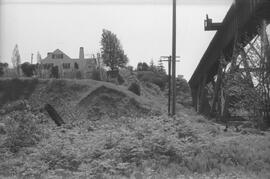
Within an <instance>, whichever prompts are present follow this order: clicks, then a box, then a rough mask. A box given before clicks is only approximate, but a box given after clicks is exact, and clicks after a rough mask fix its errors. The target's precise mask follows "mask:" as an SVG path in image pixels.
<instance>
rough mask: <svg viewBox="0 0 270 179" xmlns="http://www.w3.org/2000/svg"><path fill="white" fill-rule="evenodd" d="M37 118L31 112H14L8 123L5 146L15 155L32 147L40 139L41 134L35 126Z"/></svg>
mask: <svg viewBox="0 0 270 179" xmlns="http://www.w3.org/2000/svg"><path fill="white" fill-rule="evenodd" d="M35 120H36V117H35V116H34V115H33V114H32V113H30V112H18V111H16V112H14V113H12V114H11V118H10V119H9V120H8V122H7V138H6V140H5V146H6V147H8V148H9V150H10V151H11V152H13V153H16V152H18V151H19V150H20V149H21V148H23V147H30V146H33V145H35V144H37V142H38V141H39V139H40V134H41V132H40V131H39V130H38V128H37V127H36V124H35Z"/></svg>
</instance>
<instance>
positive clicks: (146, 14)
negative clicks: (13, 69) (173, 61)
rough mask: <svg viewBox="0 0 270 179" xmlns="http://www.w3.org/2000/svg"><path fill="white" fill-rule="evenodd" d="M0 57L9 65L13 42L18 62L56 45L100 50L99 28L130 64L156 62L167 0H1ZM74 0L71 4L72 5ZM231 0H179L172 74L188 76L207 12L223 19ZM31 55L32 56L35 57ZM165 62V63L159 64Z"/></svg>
mask: <svg viewBox="0 0 270 179" xmlns="http://www.w3.org/2000/svg"><path fill="white" fill-rule="evenodd" d="M0 2H1V4H0V61H4V62H8V63H10V59H11V54H12V50H13V48H14V46H15V44H18V45H19V50H20V54H21V57H22V61H23V62H24V61H29V60H30V56H31V53H34V54H35V55H36V52H37V51H40V53H41V56H42V58H45V57H46V54H47V52H51V51H53V50H55V49H57V48H59V49H61V50H62V51H63V52H65V53H66V54H67V55H69V56H70V57H72V58H78V55H79V47H81V46H82V47H84V48H85V53H86V55H87V54H92V53H97V52H99V50H100V38H101V33H102V29H108V30H111V31H112V32H114V33H115V34H116V35H117V36H118V38H119V39H120V41H121V43H122V45H123V48H124V50H125V52H126V54H127V55H128V57H129V60H130V62H129V64H130V65H132V66H136V65H137V63H138V62H141V61H146V62H150V60H151V59H153V60H154V62H155V63H156V64H157V61H158V60H159V57H160V56H164V55H170V54H171V44H172V40H171V36H172V33H171V31H172V28H171V22H172V19H171V14H172V11H171V9H172V7H171V4H170V3H169V2H170V1H169V0H125V1H123V0H77V1H75V0H74V1H72V0H42V1H38V0H35V1H34V0H32V1H31V0H0ZM75 2H76V3H75ZM231 3H232V0H178V6H177V55H179V56H181V59H180V60H181V62H180V63H178V64H177V74H182V75H184V76H185V78H187V79H189V78H190V76H191V75H192V73H193V71H194V69H195V68H196V66H197V64H198V62H199V60H200V58H201V57H202V55H203V53H204V52H205V50H206V48H207V46H208V44H209V43H210V41H211V39H212V37H213V35H214V34H215V32H205V31H204V27H203V21H204V19H205V16H206V14H209V16H210V17H211V18H213V20H214V21H222V20H223V18H224V16H225V15H226V13H227V11H228V9H229V7H230V5H231ZM34 59H35V57H34ZM164 65H165V66H166V65H167V64H165V63H164Z"/></svg>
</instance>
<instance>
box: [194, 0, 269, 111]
mask: <svg viewBox="0 0 270 179" xmlns="http://www.w3.org/2000/svg"><path fill="white" fill-rule="evenodd" d="M262 19H266V20H268V21H269V19H270V0H236V1H235V3H234V4H233V5H232V6H231V8H230V9H229V11H228V13H227V15H226V16H225V18H224V20H223V22H222V24H221V27H220V28H219V30H218V31H217V32H216V34H215V36H214V38H213V39H212V41H211V42H210V44H209V46H208V48H207V50H206V52H205V53H204V55H203V57H202V58H201V60H200V62H199V64H198V66H197V68H196V70H195V72H194V73H193V75H192V77H191V79H190V80H189V85H190V88H191V93H192V99H193V106H194V107H195V108H196V109H197V111H199V108H198V107H199V106H200V104H199V103H200V99H201V98H202V96H201V95H202V94H203V93H202V92H201V90H202V89H204V87H205V85H207V84H208V83H209V82H211V81H213V79H214V77H215V76H216V75H217V74H218V72H219V67H220V61H219V59H220V58H221V57H222V55H224V58H225V60H226V61H227V62H230V61H231V60H232V58H233V55H234V49H235V45H236V43H240V44H241V45H242V46H246V45H247V44H248V43H249V42H250V41H251V40H252V39H253V38H254V37H255V36H256V35H257V34H258V31H257V28H258V27H260V26H261V22H262ZM235 39H237V41H236V40H235ZM202 76H206V79H205V80H203V81H204V83H202ZM202 85H204V86H202ZM198 95H199V96H198ZM212 105H213V104H212ZM211 108H213V106H212V107H211ZM210 111H212V110H211V109H210Z"/></svg>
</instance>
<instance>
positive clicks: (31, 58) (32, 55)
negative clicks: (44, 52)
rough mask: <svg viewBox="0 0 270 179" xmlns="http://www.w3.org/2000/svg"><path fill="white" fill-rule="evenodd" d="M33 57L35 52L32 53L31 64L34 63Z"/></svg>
mask: <svg viewBox="0 0 270 179" xmlns="http://www.w3.org/2000/svg"><path fill="white" fill-rule="evenodd" d="M33 57H34V54H33V53H31V64H33Z"/></svg>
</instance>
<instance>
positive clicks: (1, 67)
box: [0, 63, 8, 77]
mask: <svg viewBox="0 0 270 179" xmlns="http://www.w3.org/2000/svg"><path fill="white" fill-rule="evenodd" d="M7 68H8V64H7V63H0V77H1V76H3V75H4V73H5V69H7Z"/></svg>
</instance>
